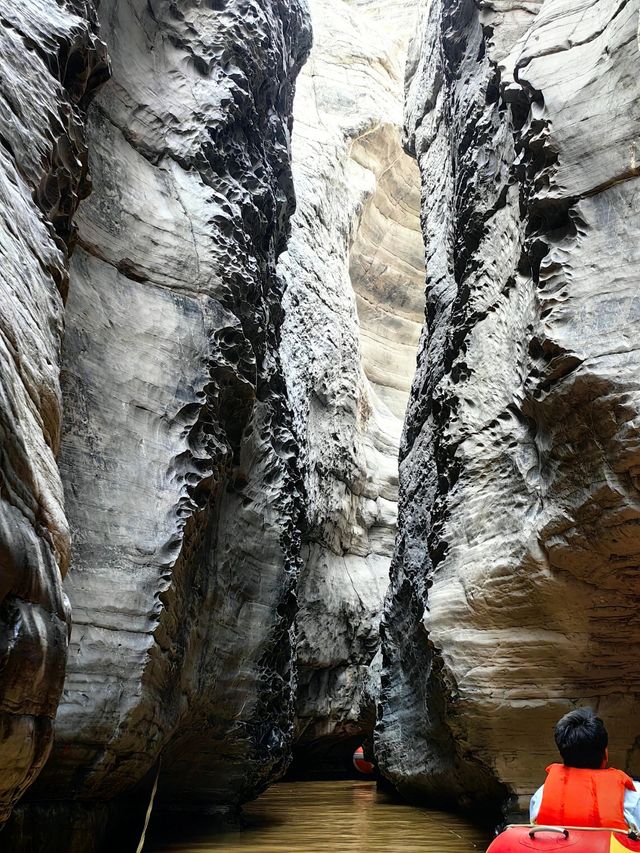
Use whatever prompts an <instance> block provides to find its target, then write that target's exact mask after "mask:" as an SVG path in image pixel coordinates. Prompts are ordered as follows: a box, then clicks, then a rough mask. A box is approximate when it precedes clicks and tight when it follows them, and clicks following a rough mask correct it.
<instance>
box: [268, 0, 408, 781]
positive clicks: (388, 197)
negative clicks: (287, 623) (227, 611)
mask: <svg viewBox="0 0 640 853" xmlns="http://www.w3.org/2000/svg"><path fill="white" fill-rule="evenodd" d="M311 17H312V23H313V30H314V46H313V50H312V52H311V56H310V58H309V60H308V62H307V64H306V66H305V68H304V69H303V70H302V72H301V75H300V78H299V80H298V85H297V92H296V99H295V105H294V116H295V121H294V133H293V148H292V150H293V164H294V179H295V185H296V196H297V210H296V213H295V215H294V217H293V219H292V233H291V238H290V241H289V244H288V249H287V252H285V253H284V254H283V255H282V258H281V260H280V262H279V273H280V276H281V278H282V280H283V282H284V285H285V286H286V292H285V302H284V306H285V320H284V324H283V329H282V358H283V364H284V368H285V375H286V381H287V388H288V392H289V399H290V400H291V405H292V408H293V412H294V431H295V433H296V436H297V438H298V442H299V445H300V449H301V453H300V456H301V466H302V470H303V474H304V483H305V495H306V500H305V536H304V544H303V560H304V564H303V570H302V574H301V579H300V586H299V591H298V598H299V611H298V616H297V626H298V641H297V663H298V704H297V747H296V762H295V764H294V771H295V772H297V773H303V774H309V773H316V772H327V771H331V770H335V771H340V770H342V771H344V769H345V763H346V762H349V765H350V756H351V753H352V752H353V747H354V746H356V745H358V744H359V743H360V742H361V741H362V740H363V738H364V737H365V736H367V735H370V734H371V733H372V730H373V725H374V721H375V706H376V702H377V696H378V690H379V654H378V649H379V632H378V624H379V620H380V614H381V609H382V601H383V597H384V592H385V590H386V587H387V585H388V576H389V564H390V558H391V552H392V548H393V541H394V537H395V523H396V504H397V453H398V445H399V441H400V431H401V423H402V420H401V419H402V416H403V414H404V407H405V404H406V400H407V395H408V390H409V386H410V382H411V377H412V376H413V373H414V370H415V347H416V344H417V340H418V336H419V331H420V326H421V322H422V315H423V299H424V297H423V282H424V250H423V244H422V236H421V233H420V225H419V175H418V171H417V167H416V165H415V162H414V161H413V160H412V159H411V158H409V157H408V156H407V155H406V154H405V153H404V152H403V150H402V147H401V125H402V102H403V80H404V63H405V58H406V49H407V44H408V39H409V35H410V32H411V29H412V27H413V25H414V18H415V4H414V3H413V2H405V0H393V2H379V0H367V2H363V3H358V4H353V3H351V2H345V0H314V2H312V3H311ZM390 22H393V26H390Z"/></svg>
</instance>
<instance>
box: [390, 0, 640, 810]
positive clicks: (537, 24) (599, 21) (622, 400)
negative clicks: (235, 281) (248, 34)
mask: <svg viewBox="0 0 640 853" xmlns="http://www.w3.org/2000/svg"><path fill="white" fill-rule="evenodd" d="M638 51H639V44H638V4H637V3H635V2H624V0H622V2H620V0H599V2H593V0H546V2H525V3H511V2H482V3H473V2H470V0H454V2H441V0H433V2H430V3H428V4H427V5H426V7H425V10H424V16H423V20H422V26H421V32H420V34H419V37H418V38H417V39H416V40H415V42H414V45H413V51H412V61H411V63H410V70H409V80H408V102H407V130H408V140H409V145H410V147H411V149H412V150H413V151H414V152H415V155H416V157H417V160H418V163H419V166H420V169H421V172H422V176H423V199H422V212H423V224H424V232H425V241H426V246H427V269H428V280H427V322H426V325H425V329H424V332H423V337H422V341H421V347H420V355H419V364H418V371H417V374H416V378H415V380H414V384H413V388H412V394H411V403H410V407H409V411H408V416H407V421H406V426H405V430H404V434H403V441H402V448H401V474H400V515H399V537H398V546H397V550H396V553H395V557H394V562H393V569H392V583H391V588H390V592H389V596H388V599H387V602H386V608H385V616H384V671H383V691H382V721H381V724H380V728H379V737H378V758H379V760H380V762H381V765H382V766H383V769H384V772H385V773H386V775H387V776H388V777H389V778H390V779H391V780H393V781H394V782H395V784H396V785H397V786H398V787H399V788H400V789H401V790H402V791H404V792H406V793H408V794H410V795H414V796H421V797H425V796H427V797H430V798H432V799H435V798H443V797H444V798H446V799H448V800H453V801H455V802H458V803H467V804H469V803H470V801H471V799H472V798H474V799H475V802H476V803H477V804H480V805H482V803H483V802H484V803H488V802H495V801H496V800H497V799H500V798H504V797H506V796H507V795H514V796H515V797H520V798H521V799H520V803H521V804H522V805H523V804H524V803H525V802H526V795H528V794H529V793H530V792H531V791H532V789H533V788H534V787H535V786H537V785H538V784H540V782H541V781H542V775H543V768H544V766H545V763H548V762H549V760H550V759H552V758H553V757H554V749H553V741H552V726H553V723H554V722H555V720H556V719H557V718H558V717H559V716H560V715H561V714H562V713H564V712H565V711H567V710H568V709H570V708H571V707H574V706H575V705H576V704H583V703H588V704H590V705H592V706H594V707H596V708H597V710H598V711H599V712H600V713H601V714H602V715H603V716H604V717H605V718H606V720H607V721H608V723H609V728H610V731H611V736H612V742H611V749H610V753H611V760H612V762H613V763H614V764H617V765H619V766H622V767H624V768H625V769H626V770H628V771H631V772H635V773H637V772H638V771H639V770H640V767H639V766H638V750H637V742H638V741H637V738H638V735H639V734H640V732H639V731H638V723H637V714H635V713H634V709H635V708H636V707H637V702H638V698H639V696H638V691H639V687H638V680H637V673H636V657H637V644H638V641H639V640H640V617H639V616H638V600H639V597H640V581H639V580H638V572H637V563H638V557H637V554H638V552H639V550H640V538H639V536H638V529H639V521H640V503H639V501H638V482H637V478H638V470H639V468H638V464H639V462H640V457H639V455H638V447H639V441H638V438H639V432H638V424H639V417H638V412H639V407H640V385H639V380H638V377H639V376H640V371H639V366H640V363H639V357H638V351H637V334H636V328H637V324H638V320H639V319H640V315H639V311H640V307H639V303H638V299H637V294H636V289H637V288H636V284H637V276H638V269H639V267H638V262H639V260H640V257H639V254H638V251H639V250H638V239H637V237H638V230H639V228H640V208H639V202H638V198H639V196H638V187H639V184H638V180H637V179H638V176H639V175H640V168H639V166H638V157H637V151H636V148H637V134H638V128H639V127H640V100H639V98H638V96H639V94H640V91H639V87H640V84H639V82H638V75H637V73H636V72H637V66H638V59H639V55H638Z"/></svg>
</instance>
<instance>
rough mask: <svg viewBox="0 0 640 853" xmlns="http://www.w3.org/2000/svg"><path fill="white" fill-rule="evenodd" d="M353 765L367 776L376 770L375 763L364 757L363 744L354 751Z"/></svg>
mask: <svg viewBox="0 0 640 853" xmlns="http://www.w3.org/2000/svg"><path fill="white" fill-rule="evenodd" d="M353 766H354V767H355V768H356V770H357V771H358V772H359V773H364V775H365V776H371V775H372V773H373V772H374V770H375V767H374V766H373V764H372V763H371V762H370V761H367V759H366V758H365V757H364V749H363V748H362V747H361V746H359V747H358V748H357V749H356V751H355V752H354V753H353Z"/></svg>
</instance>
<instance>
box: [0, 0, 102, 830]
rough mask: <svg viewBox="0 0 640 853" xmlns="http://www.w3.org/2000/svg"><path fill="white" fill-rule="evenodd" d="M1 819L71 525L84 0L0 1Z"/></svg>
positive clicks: (61, 628)
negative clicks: (69, 343)
mask: <svg viewBox="0 0 640 853" xmlns="http://www.w3.org/2000/svg"><path fill="white" fill-rule="evenodd" d="M0 19H1V21H2V23H1V25H0V259H1V266H2V275H0V377H1V384H0V441H1V445H2V451H1V454H0V768H1V769H2V773H0V825H2V823H3V822H4V821H5V820H6V819H7V817H8V816H9V814H10V812H11V808H12V805H13V804H14V802H15V801H16V800H17V799H18V798H19V797H20V796H21V795H22V794H23V793H24V791H25V790H26V789H27V787H28V786H29V784H30V783H31V782H32V781H33V779H34V778H35V777H36V776H37V774H38V773H39V771H40V769H41V768H42V765H43V763H44V762H45V760H46V758H47V756H48V754H49V750H50V747H51V740H52V734H53V718H54V716H55V712H56V707H57V704H58V699H59V696H60V691H61V690H62V682H63V678H64V667H65V661H66V657H67V645H68V631H69V618H70V617H69V606H68V601H67V598H66V596H65V594H64V592H63V590H62V579H63V576H64V574H65V573H66V571H67V567H68V563H69V528H68V524H67V521H66V518H65V515H64V508H63V490H62V483H61V479H60V475H59V472H58V468H57V465H56V461H55V457H56V454H57V452H58V449H59V445H60V431H61V392H60V381H59V374H60V346H61V338H62V329H63V305H64V299H65V297H66V293H67V285H68V277H67V266H68V258H69V251H70V249H71V247H72V244H73V241H74V228H73V224H72V217H73V214H74V212H75V210H76V208H77V205H78V202H79V200H80V198H81V197H82V196H83V195H85V194H86V193H87V191H88V180H87V158H86V144H85V138H84V130H83V122H84V111H85V108H86V104H87V102H88V98H89V96H90V94H91V92H92V91H93V90H94V89H95V87H96V86H98V85H99V83H100V82H101V81H102V80H103V79H104V78H105V77H106V76H107V73H108V68H107V62H106V50H105V48H104V45H103V44H102V42H101V41H100V39H99V38H98V36H97V24H96V20H95V14H94V11H93V7H92V5H91V4H90V3H82V2H75V3H74V2H61V3H58V4H56V3H51V2H46V0H40V2H35V1H34V2H32V3H28V4H15V3H12V2H2V3H0Z"/></svg>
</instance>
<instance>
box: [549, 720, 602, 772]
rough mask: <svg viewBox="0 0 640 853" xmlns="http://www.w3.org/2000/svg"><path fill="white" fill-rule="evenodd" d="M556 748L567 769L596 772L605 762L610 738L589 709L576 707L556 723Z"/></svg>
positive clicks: (600, 721) (600, 722)
mask: <svg viewBox="0 0 640 853" xmlns="http://www.w3.org/2000/svg"><path fill="white" fill-rule="evenodd" d="M554 735H555V739H556V746H557V747H558V749H559V750H560V755H561V756H562V760H563V761H564V763H565V765H566V766H567V767H590V768H591V769H593V770H599V769H600V768H601V767H604V766H605V764H606V761H607V746H608V744H609V735H608V734H607V730H606V728H605V727H604V723H603V722H602V720H601V719H600V717H596V715H595V714H594V713H593V711H592V710H591V708H577V709H576V710H575V711H570V712H569V713H568V714H565V715H564V717H562V719H560V720H558V722H557V723H556V727H555V731H554Z"/></svg>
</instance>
